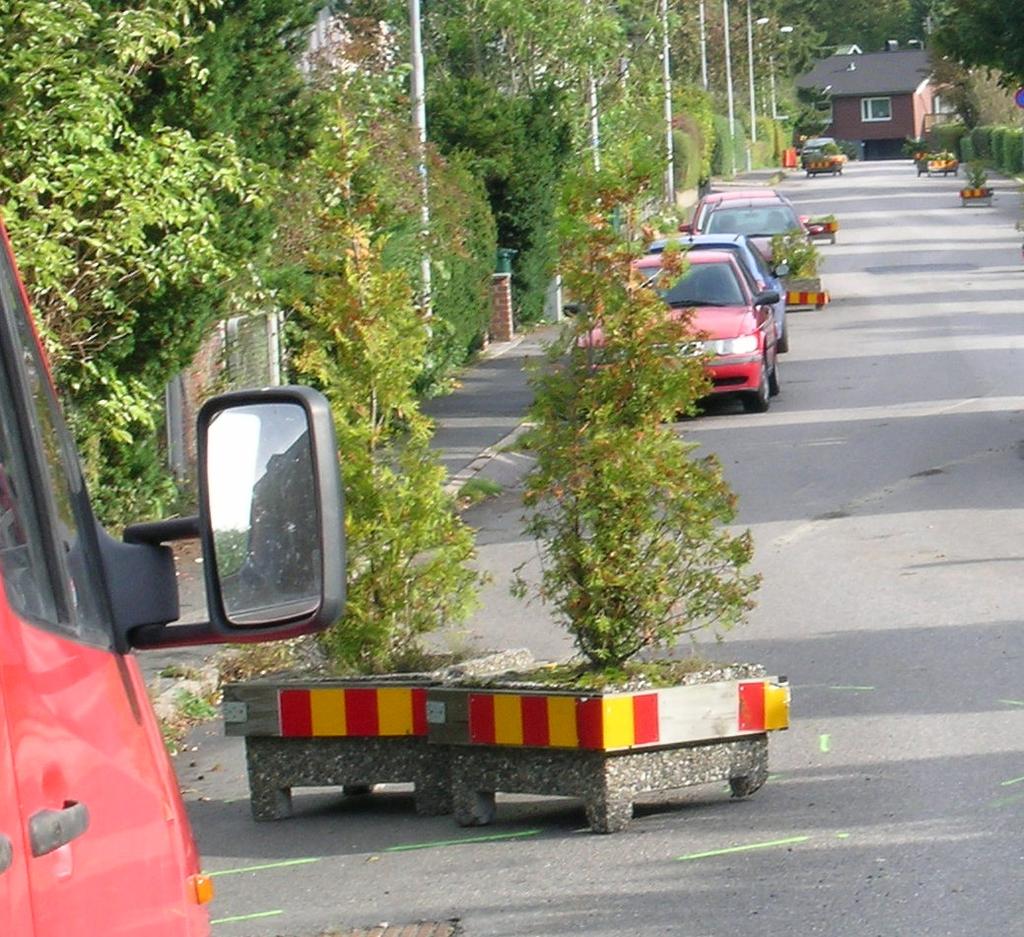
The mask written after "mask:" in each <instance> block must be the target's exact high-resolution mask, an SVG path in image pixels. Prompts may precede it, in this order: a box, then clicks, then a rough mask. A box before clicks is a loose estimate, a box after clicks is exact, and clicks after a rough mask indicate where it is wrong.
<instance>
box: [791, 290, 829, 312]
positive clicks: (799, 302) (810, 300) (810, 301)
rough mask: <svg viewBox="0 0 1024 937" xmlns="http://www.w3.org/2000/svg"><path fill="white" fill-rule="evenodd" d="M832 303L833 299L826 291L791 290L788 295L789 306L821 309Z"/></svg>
mask: <svg viewBox="0 0 1024 937" xmlns="http://www.w3.org/2000/svg"><path fill="white" fill-rule="evenodd" d="M830 302H832V297H831V296H830V295H829V294H828V292H827V291H825V290H821V291H820V292H815V291H805V290H790V291H789V292H788V293H786V305H787V306H817V307H819V308H820V307H821V306H824V305H827V304H828V303H830Z"/></svg>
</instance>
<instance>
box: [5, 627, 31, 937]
mask: <svg viewBox="0 0 1024 937" xmlns="http://www.w3.org/2000/svg"><path fill="white" fill-rule="evenodd" d="M7 624H8V623H7V622H6V621H3V622H0V661H3V659H4V637H5V635H6V634H7ZM27 876H28V870H27V869H26V868H25V847H24V844H23V843H22V841H21V822H20V820H19V813H18V792H17V790H16V789H15V786H14V760H13V758H12V757H11V744H10V738H9V737H8V732H7V714H6V712H5V709H4V680H3V667H2V666H0V934H19V935H24V937H32V914H31V908H30V907H29V903H28V900H29V899H28V878H27Z"/></svg>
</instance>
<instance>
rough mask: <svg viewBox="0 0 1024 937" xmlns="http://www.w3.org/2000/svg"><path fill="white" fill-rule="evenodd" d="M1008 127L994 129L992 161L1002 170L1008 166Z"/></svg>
mask: <svg viewBox="0 0 1024 937" xmlns="http://www.w3.org/2000/svg"><path fill="white" fill-rule="evenodd" d="M1006 130H1007V128H1006V127H993V128H992V159H993V161H994V162H995V164H996V165H997V166H998V167H999V168H1000V169H1002V168H1003V167H1004V166H1005V165H1006V151H1005V146H1006Z"/></svg>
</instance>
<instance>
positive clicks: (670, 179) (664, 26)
mask: <svg viewBox="0 0 1024 937" xmlns="http://www.w3.org/2000/svg"><path fill="white" fill-rule="evenodd" d="M669 55H670V49H669V41H668V0H661V80H662V85H663V87H664V92H665V156H666V162H665V202H666V204H668V205H669V206H673V205H675V203H676V178H675V153H674V150H673V144H672V61H671V59H670V57H669Z"/></svg>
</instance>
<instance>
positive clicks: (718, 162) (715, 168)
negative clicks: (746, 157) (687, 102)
mask: <svg viewBox="0 0 1024 937" xmlns="http://www.w3.org/2000/svg"><path fill="white" fill-rule="evenodd" d="M729 137H730V134H729V120H728V118H726V117H722V115H721V114H716V115H715V146H714V149H713V150H712V153H711V174H712V175H713V176H725V177H726V178H729V177H731V176H734V175H735V174H736V160H735V156H734V148H733V147H732V146H730V143H729Z"/></svg>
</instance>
